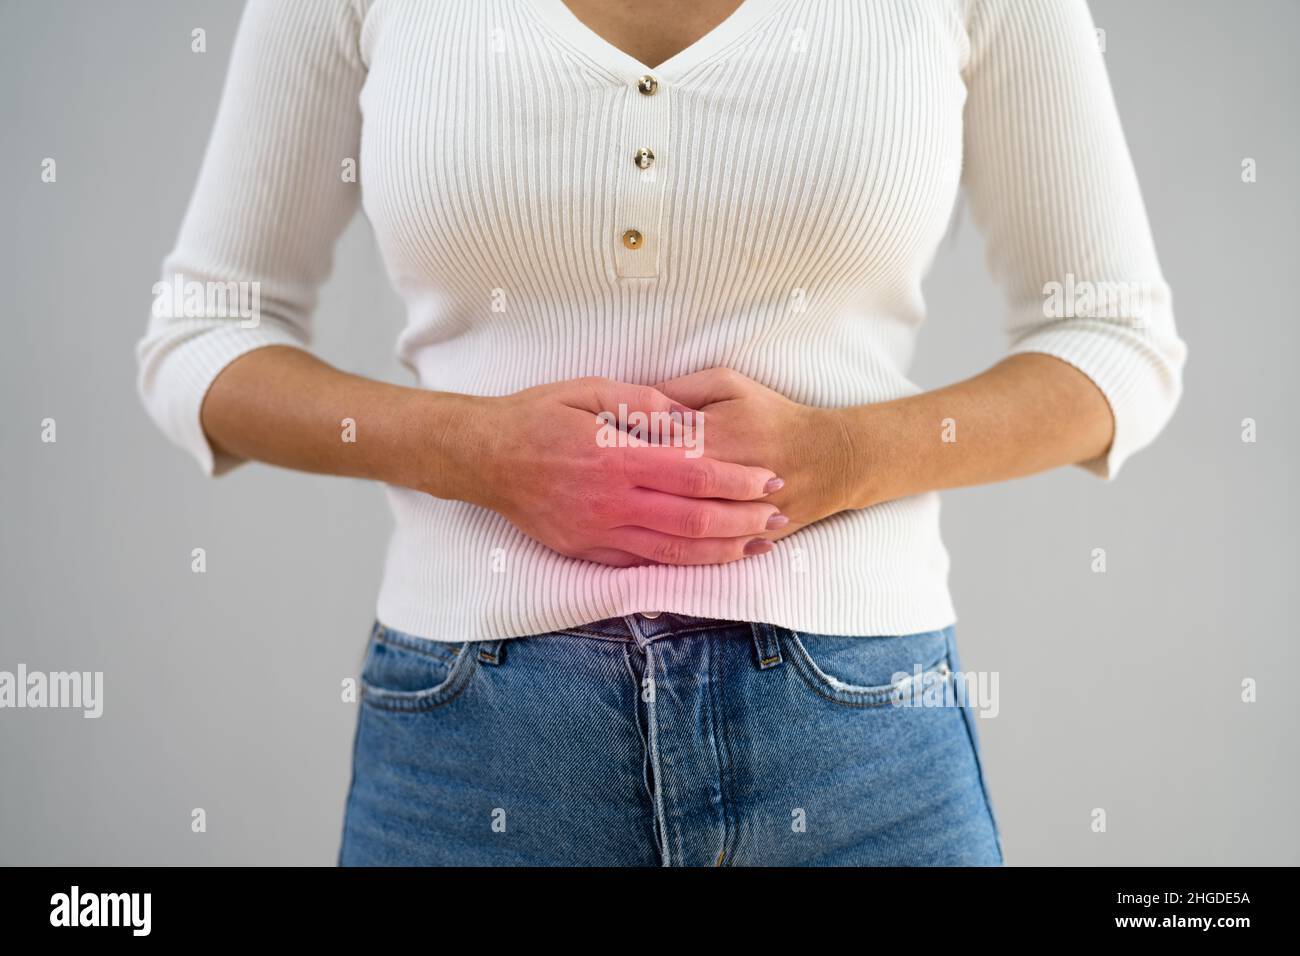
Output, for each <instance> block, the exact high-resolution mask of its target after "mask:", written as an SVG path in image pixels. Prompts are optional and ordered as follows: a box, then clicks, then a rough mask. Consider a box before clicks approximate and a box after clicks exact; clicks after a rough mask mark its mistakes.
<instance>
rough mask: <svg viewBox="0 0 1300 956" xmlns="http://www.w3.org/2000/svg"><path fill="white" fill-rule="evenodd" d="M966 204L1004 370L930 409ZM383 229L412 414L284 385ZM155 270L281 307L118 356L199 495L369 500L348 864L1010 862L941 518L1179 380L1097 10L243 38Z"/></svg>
mask: <svg viewBox="0 0 1300 956" xmlns="http://www.w3.org/2000/svg"><path fill="white" fill-rule="evenodd" d="M358 170H359V173H357V171H358ZM959 187H962V188H964V189H965V192H966V194H967V197H968V201H969V208H970V210H971V214H972V217H973V219H974V220H975V221H976V223H977V224H978V225H979V226H980V227H981V228H982V229H983V231H984V233H985V236H986V239H987V242H988V249H989V262H990V267H991V269H992V271H993V273H994V274H995V276H996V277H997V278H998V279H999V280H1000V282H1001V283H1002V285H1003V287H1004V288H1005V290H1006V293H1007V297H1008V300H1009V304H1010V311H1009V314H1008V318H1007V320H1006V323H1005V329H1006V332H1007V335H1008V340H1009V354H1008V355H1007V356H1006V358H1005V359H1004V360H1003V361H1001V362H999V363H998V364H997V365H995V366H994V367H993V368H991V369H989V370H987V371H985V372H983V373H981V374H978V375H975V376H974V377H973V378H970V379H969V380H967V381H964V382H961V383H959V384H956V385H953V386H950V387H947V388H943V389H939V390H937V391H931V392H920V390H919V389H917V388H916V386H914V385H913V384H912V383H910V382H909V381H908V380H907V378H906V377H905V369H906V366H907V364H908V362H909V360H910V355H911V351H912V348H913V344H914V340H915V336H916V333H917V329H918V326H919V324H920V322H921V319H922V315H923V305H922V300H921V294H920V284H921V280H922V277H923V275H924V273H925V271H926V269H927V267H928V265H929V263H930V261H931V258H932V256H933V254H934V252H935V249H936V246H937V245H938V243H939V241H940V240H941V238H942V236H943V234H944V232H945V229H946V226H947V223H948V222H949V219H950V215H951V212H952V209H953V206H954V202H955V199H956V196H957V193H958V189H959ZM358 203H362V204H363V205H364V207H365V211H366V214H367V216H368V218H369V219H370V222H371V223H372V225H373V227H374V230H375V234H376V237H377V241H378V243H379V246H380V249H381V250H382V252H383V256H384V260H385V264H386V267H387V269H388V271H389V273H390V276H391V278H392V281H393V283H394V285H395V286H396V288H397V289H398V290H399V291H400V292H401V293H402V295H403V297H404V298H405V300H406V302H407V305H408V308H409V324H408V326H407V328H406V330H405V331H404V333H403V334H402V336H401V338H400V340H399V343H398V349H399V354H400V356H401V358H402V360H403V361H404V362H405V363H406V364H407V365H408V366H410V367H411V368H412V369H413V370H414V371H415V373H416V375H417V378H418V387H414V388H404V387H398V386H394V385H389V384H384V383H379V382H374V381H369V380H366V379H363V378H359V377H357V376H354V375H349V374H347V373H345V372H342V371H338V370H336V369H333V368H330V367H329V366H327V365H325V364H323V363H322V362H320V361H318V360H317V359H315V358H313V357H312V356H311V355H310V354H309V353H308V352H306V351H305V350H304V349H305V346H306V343H307V342H308V334H309V324H310V315H311V312H312V309H313V306H314V303H315V294H316V289H317V287H318V286H319V284H320V283H321V282H322V281H323V279H324V278H325V276H326V275H327V273H328V271H329V268H330V259H331V248H332V245H333V243H334V241H335V238H336V237H337V235H338V234H339V232H340V231H341V230H342V228H343V227H344V225H345V224H346V223H347V222H348V220H349V219H350V217H351V216H352V215H353V213H354V210H355V207H356V206H357V204H358ZM164 274H165V276H167V277H168V281H170V280H171V278H172V277H181V279H182V281H178V283H177V286H178V287H179V286H181V285H184V287H186V288H188V287H190V284H193V283H197V284H198V286H197V287H198V288H200V289H202V288H209V289H210V288H213V287H218V288H224V287H227V286H226V284H230V283H245V285H241V286H237V287H235V286H230V287H231V288H238V289H241V290H251V295H246V296H245V299H251V301H253V302H255V303H256V305H257V308H256V309H254V310H251V311H248V312H245V313H243V314H241V315H232V314H230V312H229V310H227V311H225V312H223V313H221V314H217V313H218V312H219V311H220V310H213V309H210V308H204V309H198V310H196V309H189V308H174V307H168V305H167V303H165V302H164V303H163V307H162V308H157V307H156V308H155V317H154V319H153V321H152V323H151V326H150V329H149V332H148V334H147V336H146V337H145V339H144V340H143V342H142V343H141V345H140V350H139V354H140V362H141V379H140V381H141V390H142V393H143V395H144V399H145V401H146V403H147V405H148V407H149V409H150V412H151V414H152V415H153V416H154V418H155V419H156V420H157V421H158V423H159V424H160V425H161V426H162V428H163V429H164V430H165V431H166V432H167V433H168V434H169V435H170V436H171V437H172V438H173V440H175V441H176V442H178V443H179V444H180V445H182V446H183V447H185V448H187V449H188V450H189V451H190V452H192V453H193V454H194V455H195V457H196V458H197V459H198V461H199V463H200V465H201V466H202V467H203V468H204V470H205V471H206V472H207V473H208V474H219V473H221V472H224V471H227V470H229V469H230V468H232V467H234V466H235V465H237V464H238V463H240V462H242V461H246V460H249V459H256V460H260V461H265V462H270V463H272V464H276V465H281V466H286V467H290V468H297V469H302V470H306V471H315V472H325V473H329V474H338V475H350V476H359V477H364V478H372V479H375V480H378V481H381V482H384V483H385V484H386V486H387V489H388V492H389V497H390V500H391V503H392V507H393V511H394V514H395V517H396V527H395V530H394V533H393V537H392V542H391V546H390V550H389V555H388V561H387V566H386V570H385V575H384V581H383V586H382V590H381V593H380V595H379V600H378V613H377V617H378V620H377V622H376V624H375V627H374V630H373V632H372V635H371V641H370V645H369V649H368V652H367V657H366V661H365V664H364V668H363V674H362V683H363V687H364V699H363V703H362V707H361V715H360V719H359V724H358V728H357V736H356V742H355V753H354V778H353V783H352V787H351V791H350V795H349V799H348V808H347V818H346V822H345V826H344V838H343V847H342V851H341V854H340V859H341V862H342V863H344V864H424V863H469V864H480V863H482V864H495V863H506V864H510V863H520V864H549V863H557V864H586V863H599V864H649V865H658V864H662V865H683V864H684V865H695V864H699V865H732V864H735V865H740V864H747V863H759V864H783V863H825V864H957V863H961V864H998V863H1000V862H1001V861H1002V855H1001V850H1000V845H999V837H998V831H997V827H996V825H995V823H994V818H993V814H992V810H991V808H990V805H989V801H988V799H987V793H986V791H985V788H984V783H983V779H982V775H981V770H980V765H979V757H978V750H977V744H976V740H975V732H974V725H973V723H972V719H971V707H970V704H969V701H968V700H965V699H964V697H963V695H962V694H960V693H956V690H957V689H958V688H960V687H961V686H964V685H962V684H960V682H959V681H958V677H959V675H960V671H959V662H958V659H957V656H956V648H955V644H954V630H953V621H954V613H953V608H952V605H951V602H950V599H949V594H948V590H947V564H948V559H947V554H946V552H945V550H944V547H943V544H942V542H941V540H940V537H939V530H938V507H939V501H938V497H937V494H936V492H937V491H938V490H939V489H943V488H950V487H955V486H960V485H970V484H975V483H981V482H989V481H998V480H1004V479H1009V478H1014V477H1018V476H1021V475H1027V474H1030V473H1033V472H1038V471H1042V470H1044V469H1047V468H1052V467H1058V466H1063V465H1067V464H1080V465H1082V466H1084V467H1086V468H1087V469H1089V470H1090V471H1091V472H1093V473H1095V474H1097V475H1099V476H1101V477H1103V478H1107V479H1109V478H1113V477H1114V475H1115V474H1116V472H1117V471H1118V470H1119V468H1120V466H1121V464H1122V463H1123V462H1124V461H1125V459H1127V458H1128V456H1129V455H1131V454H1132V453H1133V452H1134V451H1136V450H1138V449H1139V448H1141V447H1142V446H1144V445H1146V444H1147V443H1148V442H1150V441H1151V440H1152V438H1153V437H1154V436H1155V435H1156V434H1157V432H1159V430H1160V429H1161V428H1162V427H1163V425H1164V423H1165V422H1166V420H1167V419H1168V417H1169V415H1170V414H1171V412H1172V410H1173V407H1174V405H1175V404H1176V402H1177V400H1178V397H1179V394H1180V388H1181V379H1180V376H1181V369H1182V364H1183V361H1184V352H1185V350H1184V346H1183V343H1182V342H1181V341H1180V340H1179V339H1178V337H1177V334H1176V332H1175V329H1174V324H1173V319H1172V314H1171V310H1170V297H1169V291H1168V289H1167V287H1166V285H1165V284H1164V282H1163V280H1162V277H1161V273H1160V268H1159V264H1158V262H1157V259H1156V255H1155V251H1154V248H1153V245H1152V240H1151V235H1150V229H1149V227H1148V224H1147V222H1146V218H1145V213H1144V211H1143V207H1142V202H1141V197H1140V195H1139V192H1138V187H1137V183H1136V179H1135V177H1134V174H1133V169H1132V165H1131V162H1130V160H1129V157H1128V153H1127V150H1126V147H1125V144H1124V139H1123V134H1122V131H1121V128H1120V124H1119V120H1118V117H1117V114H1116V110H1115V106H1114V103H1113V101H1112V98H1111V93H1110V89H1109V86H1108V81H1107V78H1106V73H1105V68H1104V65H1103V62H1102V57H1101V54H1100V53H1099V51H1098V45H1097V42H1096V37H1095V32H1094V29H1093V26H1092V23H1091V20H1090V17H1089V14H1088V11H1087V8H1086V7H1085V6H1084V3H1083V2H1082V0H1051V2H1042V0H907V2H904V0H873V2H866V0H861V2H850V0H842V2H834V3H830V2H825V0H743V2H740V3H737V0H672V2H667V0H661V2H660V3H658V4H638V3H633V2H630V0H629V2H623V3H616V4H610V3H607V2H600V0H493V2H483V0H445V2H439V3H421V2H414V0H328V2H327V0H292V2H290V0H251V2H250V4H249V7H248V9H247V11H246V13H245V16H244V19H243V22H242V24H241V27H240V31H239V36H238V40H237V42H236V45H235V50H234V54H233V59H232V63H231V67H230V74H229V79H228V81H227V86H226V89H225V92H224V95H223V98H222V103H221V108H220V112H219V115H218V118H217V122H216V127H215V130H214V133H213V137H212V141H211V143H210V144H209V147H208V152H207V156H206V159H205V161H204V165H203V169H202V172H201V174H200V178H199V183H198V186H197V189H196V191H195V194H194V198H193V200H192V202H191V205H190V208H189V211H188V213H187V215H186V218H185V222H184V225H183V227H182V229H181V234H180V237H179V240H178V242H177V245H176V247H175V249H174V250H173V252H172V253H171V255H170V256H169V258H168V259H167V261H166V263H165V264H164ZM160 298H165V297H160ZM186 301H187V302H188V299H187V300H186ZM172 305H173V306H175V305H177V303H172ZM638 412H639V413H641V414H643V415H647V416H649V415H656V416H658V417H657V418H656V419H654V420H655V421H660V422H663V421H669V422H671V423H672V425H671V428H670V429H669V431H668V432H667V433H666V434H662V435H659V436H657V437H658V440H655V437H654V436H652V437H651V438H650V439H649V440H648V441H646V440H638V439H644V438H645V437H646V436H645V434H644V433H643V432H642V431H641V430H640V429H639V428H637V427H634V426H632V423H633V422H639V421H640V419H637V418H636V413H638ZM674 416H675V417H674ZM629 432H630V434H629ZM614 433H617V434H614ZM611 434H614V437H615V439H616V440H614V441H609V440H608V439H609V438H610V436H611ZM618 434H621V435H622V436H623V438H622V439H621V440H619V439H618ZM919 691H921V692H924V693H917V692H919ZM925 702H929V703H930V704H938V706H928V705H926V703H925ZM907 704H910V705H907ZM905 705H907V706H905Z"/></svg>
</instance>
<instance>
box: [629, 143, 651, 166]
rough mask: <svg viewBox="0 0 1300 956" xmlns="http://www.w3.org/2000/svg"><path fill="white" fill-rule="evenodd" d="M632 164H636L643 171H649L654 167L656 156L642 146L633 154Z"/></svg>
mask: <svg viewBox="0 0 1300 956" xmlns="http://www.w3.org/2000/svg"><path fill="white" fill-rule="evenodd" d="M632 162H634V163H636V164H637V166H639V167H640V168H641V169H649V168H650V167H651V166H653V165H654V162H655V154H654V153H652V152H651V151H650V150H648V149H646V148H645V147H644V146H642V147H641V148H640V149H638V150H637V151H636V152H635V153H633V154H632Z"/></svg>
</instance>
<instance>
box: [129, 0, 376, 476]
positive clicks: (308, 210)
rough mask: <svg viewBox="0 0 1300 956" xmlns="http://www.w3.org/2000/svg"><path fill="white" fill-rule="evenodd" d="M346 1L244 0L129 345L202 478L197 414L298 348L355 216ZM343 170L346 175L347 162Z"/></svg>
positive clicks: (211, 464) (160, 414)
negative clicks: (232, 375) (233, 372)
mask: <svg viewBox="0 0 1300 956" xmlns="http://www.w3.org/2000/svg"><path fill="white" fill-rule="evenodd" d="M359 30H360V23H359V13H358V10H357V9H356V8H355V7H354V5H353V3H352V2H351V0H250V2H249V3H248V5H247V7H246V8H245V10H244V14H243V17H242V19H241V21H240V24H239V30H238V33H237V35H236V38H235V41H234V48H233V50H232V53H231V59H230V66H229V72H228V74H227V77H226V81H225V86H224V89H223V92H222V96H221V104H220V107H219V110H218V113H217V119H216V123H215V126H214V128H213V130H212V135H211V138H210V139H209V142H208V146H207V152H206V154H205V156H204V159H203V164H202V168H201V170H200V173H199V178H198V184H197V186H196V187H195V189H194V193H193V195H192V197H191V199H190V203H189V207H188V209H187V211H186V214H185V218H184V222H183V223H182V226H181V230H180V235H179V237H178V238H177V240H176V244H175V246H174V247H173V249H172V250H171V252H170V253H169V254H168V255H167V256H166V258H165V259H164V261H163V267H162V277H161V279H160V281H159V283H158V284H157V285H156V286H155V287H154V303H153V308H152V315H151V318H150V320H149V326H148V331H147V332H146V334H145V336H144V337H143V338H142V339H141V340H140V341H139V343H138V345H137V348H136V356H137V360H138V363H139V379H138V387H139V391H140V395H141V398H142V400H143V401H144V404H145V407H146V408H147V409H148V411H149V414H150V416H151V417H152V418H153V419H154V421H155V422H156V423H157V424H158V426H159V427H160V428H161V429H162V430H163V432H164V433H166V435H167V436H168V437H169V438H170V439H171V440H172V441H173V442H175V443H176V444H177V445H179V446H180V447H182V448H183V449H185V450H187V451H189V452H190V454H192V455H193V456H194V457H195V459H196V460H197V461H198V462H199V464H200V466H201V467H202V468H203V469H204V471H205V472H206V473H207V474H209V475H216V474H221V473H222V472H224V471H228V470H229V469H230V468H232V467H234V466H235V465H237V464H239V460H238V459H234V458H231V457H230V456H227V455H224V454H217V453H214V449H213V448H212V447H211V445H210V444H209V442H208V440H207V437H206V436H205V434H204V432H203V427H202V424H201V422H200V418H199V413H200V409H201V407H202V403H203V399H204V396H205V395H206V393H207V390H208V387H209V386H210V385H211V384H212V382H213V380H214V379H215V378H216V377H217V375H218V374H220V372H221V371H222V369H224V368H225V367H226V366H227V365H228V364H229V363H230V362H232V361H233V360H235V359H236V358H238V357H239V356H241V355H243V354H244V353H246V352H249V351H251V350H253V349H257V348H261V347H263V346H267V345H289V346H295V347H300V348H304V347H306V346H307V345H308V343H309V341H310V337H311V315H312V312H313V310H314V308H315V305H316V296H317V289H318V288H319V286H320V284H321V283H322V282H323V281H324V280H325V278H326V277H327V276H328V275H329V272H330V269H331V266H332V260H333V249H334V244H335V241H336V240H337V238H338V236H339V234H340V233H341V232H342V230H343V228H344V227H345V226H346V225H347V223H348V221H349V220H350V219H351V218H352V216H353V214H354V213H355V211H356V208H357V205H358V201H359V192H358V190H359V188H360V187H359V186H358V180H359V175H356V174H350V173H355V164H356V162H357V153H358V149H359V137H360V130H361V115H360V108H359V105H358V97H359V94H360V90H361V85H362V83H363V81H364V78H365V68H364V65H363V63H362V61H361V57H360V53H359V50H358V35H359ZM349 164H350V165H349Z"/></svg>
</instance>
